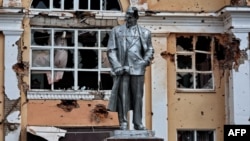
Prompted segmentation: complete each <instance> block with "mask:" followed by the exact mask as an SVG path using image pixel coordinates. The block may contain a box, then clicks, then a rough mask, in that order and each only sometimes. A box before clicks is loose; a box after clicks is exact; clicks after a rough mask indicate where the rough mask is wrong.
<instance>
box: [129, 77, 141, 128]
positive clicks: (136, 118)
mask: <svg viewBox="0 0 250 141" xmlns="http://www.w3.org/2000/svg"><path fill="white" fill-rule="evenodd" d="M130 86H131V96H132V99H133V101H132V102H133V103H132V105H133V107H134V109H133V124H134V125H136V126H140V125H142V105H143V90H144V76H143V75H140V76H131V80H130Z"/></svg>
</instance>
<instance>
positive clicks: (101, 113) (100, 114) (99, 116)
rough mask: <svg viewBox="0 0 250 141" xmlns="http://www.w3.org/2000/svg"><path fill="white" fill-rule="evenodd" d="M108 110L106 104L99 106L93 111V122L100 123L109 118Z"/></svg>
mask: <svg viewBox="0 0 250 141" xmlns="http://www.w3.org/2000/svg"><path fill="white" fill-rule="evenodd" d="M108 114H109V113H108V110H107V108H106V106H105V105H104V104H97V105H95V108H94V109H92V110H91V122H93V121H95V122H97V123H100V122H101V121H103V120H104V119H105V118H107V117H108Z"/></svg>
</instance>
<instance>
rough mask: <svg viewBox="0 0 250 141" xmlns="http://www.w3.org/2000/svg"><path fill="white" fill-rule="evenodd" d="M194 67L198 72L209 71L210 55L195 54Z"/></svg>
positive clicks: (210, 65)
mask: <svg viewBox="0 0 250 141" xmlns="http://www.w3.org/2000/svg"><path fill="white" fill-rule="evenodd" d="M195 57H196V58H195V66H196V70H198V71H210V70H211V68H212V64H211V55H210V54H204V53H196V56H195Z"/></svg>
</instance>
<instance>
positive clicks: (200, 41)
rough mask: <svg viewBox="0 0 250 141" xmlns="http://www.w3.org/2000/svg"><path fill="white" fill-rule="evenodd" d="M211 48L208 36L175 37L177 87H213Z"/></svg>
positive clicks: (211, 42) (192, 88)
mask: <svg viewBox="0 0 250 141" xmlns="http://www.w3.org/2000/svg"><path fill="white" fill-rule="evenodd" d="M212 48H213V38H212V37H210V36H178V37H177V39H176V84H177V86H176V87H177V89H179V90H183V89H185V90H188V89H189V90H190V89H191V90H194V89H199V90H201V89H214V79H213V71H212V70H213V69H212V65H213V64H212V62H213V60H212V58H213V52H212V51H213V49H212Z"/></svg>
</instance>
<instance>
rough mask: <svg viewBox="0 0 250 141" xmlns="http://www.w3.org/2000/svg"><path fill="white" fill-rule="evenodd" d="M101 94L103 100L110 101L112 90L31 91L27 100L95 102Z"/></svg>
mask: <svg viewBox="0 0 250 141" xmlns="http://www.w3.org/2000/svg"><path fill="white" fill-rule="evenodd" d="M100 93H103V94H104V98H103V100H108V99H109V97H110V94H111V90H105V91H94V90H85V91H74V90H65V91H59V90H58V91H45V90H38V91H33V90H30V91H28V92H27V99H48V100H56V99H60V100H94V99H95V95H98V94H100Z"/></svg>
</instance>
